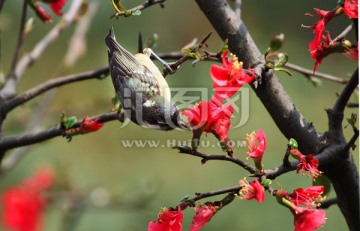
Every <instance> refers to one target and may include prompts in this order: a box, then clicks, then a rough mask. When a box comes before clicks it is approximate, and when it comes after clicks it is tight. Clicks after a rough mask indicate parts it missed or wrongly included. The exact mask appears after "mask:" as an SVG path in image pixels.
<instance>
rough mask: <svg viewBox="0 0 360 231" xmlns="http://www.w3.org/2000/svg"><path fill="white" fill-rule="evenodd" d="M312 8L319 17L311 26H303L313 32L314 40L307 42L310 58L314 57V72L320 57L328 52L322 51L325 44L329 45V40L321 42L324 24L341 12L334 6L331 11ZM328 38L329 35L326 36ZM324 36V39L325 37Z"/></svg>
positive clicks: (320, 59) (319, 62)
mask: <svg viewBox="0 0 360 231" xmlns="http://www.w3.org/2000/svg"><path fill="white" fill-rule="evenodd" d="M314 10H315V11H316V13H317V16H319V17H320V18H321V19H320V20H319V21H318V22H316V23H315V25H313V26H303V27H305V28H313V29H314V30H313V33H314V34H315V37H314V40H313V41H312V42H310V43H309V51H310V54H311V58H313V59H315V60H316V62H315V66H314V72H315V71H316V68H317V67H318V66H319V65H320V64H321V62H322V59H323V58H324V57H326V56H327V55H328V54H329V53H326V52H324V51H323V50H324V49H325V48H326V45H327V46H329V41H326V42H325V43H324V44H321V41H322V39H323V32H324V30H325V27H326V24H327V23H328V22H329V21H330V20H331V19H333V18H334V17H335V16H338V15H339V14H340V12H341V8H338V7H337V8H335V9H333V10H331V11H325V10H320V9H317V8H314ZM306 15H308V16H311V17H316V16H314V15H312V14H309V13H307V14H306ZM327 37H328V39H330V36H327ZM327 37H325V40H326V39H327Z"/></svg>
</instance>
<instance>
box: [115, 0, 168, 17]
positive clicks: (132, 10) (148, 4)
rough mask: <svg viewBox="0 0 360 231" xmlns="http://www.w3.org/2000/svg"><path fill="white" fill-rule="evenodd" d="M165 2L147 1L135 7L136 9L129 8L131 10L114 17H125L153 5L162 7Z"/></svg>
mask: <svg viewBox="0 0 360 231" xmlns="http://www.w3.org/2000/svg"><path fill="white" fill-rule="evenodd" d="M165 1H166V0H149V1H146V2H145V3H143V4H141V5H139V6H137V7H134V8H131V9H129V10H126V11H121V12H119V13H117V14H116V15H115V17H119V16H123V15H124V16H126V15H128V14H131V13H133V12H135V11H142V10H144V9H146V8H148V7H150V6H153V5H155V4H160V5H162V3H164V2H165Z"/></svg>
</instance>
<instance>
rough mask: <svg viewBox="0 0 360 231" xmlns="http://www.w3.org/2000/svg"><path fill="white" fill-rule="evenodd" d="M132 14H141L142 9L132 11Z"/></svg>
mask: <svg viewBox="0 0 360 231" xmlns="http://www.w3.org/2000/svg"><path fill="white" fill-rule="evenodd" d="M131 14H132V15H136V16H137V15H141V10H135V11H133V12H132V13H131Z"/></svg>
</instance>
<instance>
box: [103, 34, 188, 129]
mask: <svg viewBox="0 0 360 231" xmlns="http://www.w3.org/2000/svg"><path fill="white" fill-rule="evenodd" d="M105 42H106V45H107V47H108V55H109V70H110V74H111V77H112V81H113V84H114V88H115V90H116V93H117V95H118V98H119V100H120V102H121V104H122V107H123V109H124V112H125V115H126V117H127V118H129V119H130V120H131V121H132V122H134V123H136V124H138V125H141V126H145V127H149V128H152V129H159V130H165V131H167V130H172V129H174V128H176V127H178V128H186V126H185V125H184V123H183V122H182V121H181V119H180V113H179V109H178V108H177V106H176V105H175V104H174V103H173V102H172V101H171V92H170V88H169V86H168V84H167V82H166V80H165V78H164V77H163V75H162V74H161V72H160V71H159V69H158V68H157V67H156V65H155V64H154V63H153V62H152V60H151V59H150V56H151V55H153V56H154V57H155V58H157V59H159V61H161V62H162V64H163V65H164V66H165V70H166V71H167V72H168V73H170V74H172V73H174V71H173V70H172V69H171V68H170V66H169V65H168V64H167V63H166V62H165V61H163V60H161V59H160V58H159V57H158V56H157V55H155V54H154V53H153V52H152V50H151V49H149V48H145V49H144V51H143V53H138V54H135V55H132V54H131V53H130V52H128V51H127V50H125V49H124V48H123V47H122V46H121V45H120V44H119V43H118V42H117V41H116V38H115V34H114V30H113V28H112V27H111V28H110V30H109V33H108V35H107V36H106V38H105Z"/></svg>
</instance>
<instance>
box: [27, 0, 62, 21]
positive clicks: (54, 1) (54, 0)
mask: <svg viewBox="0 0 360 231" xmlns="http://www.w3.org/2000/svg"><path fill="white" fill-rule="evenodd" d="M42 1H43V2H45V3H48V4H50V7H51V9H52V10H53V12H54V13H55V14H57V15H62V12H61V9H62V8H63V6H64V5H65V4H66V0H42ZM29 4H30V6H31V7H32V8H33V9H34V10H35V13H36V14H37V15H38V16H39V18H40V19H41V20H42V21H43V22H46V23H48V22H51V21H52V17H51V16H50V15H49V14H48V13H47V11H46V10H45V9H44V8H42V7H41V6H40V4H39V3H38V1H37V0H30V1H29Z"/></svg>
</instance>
